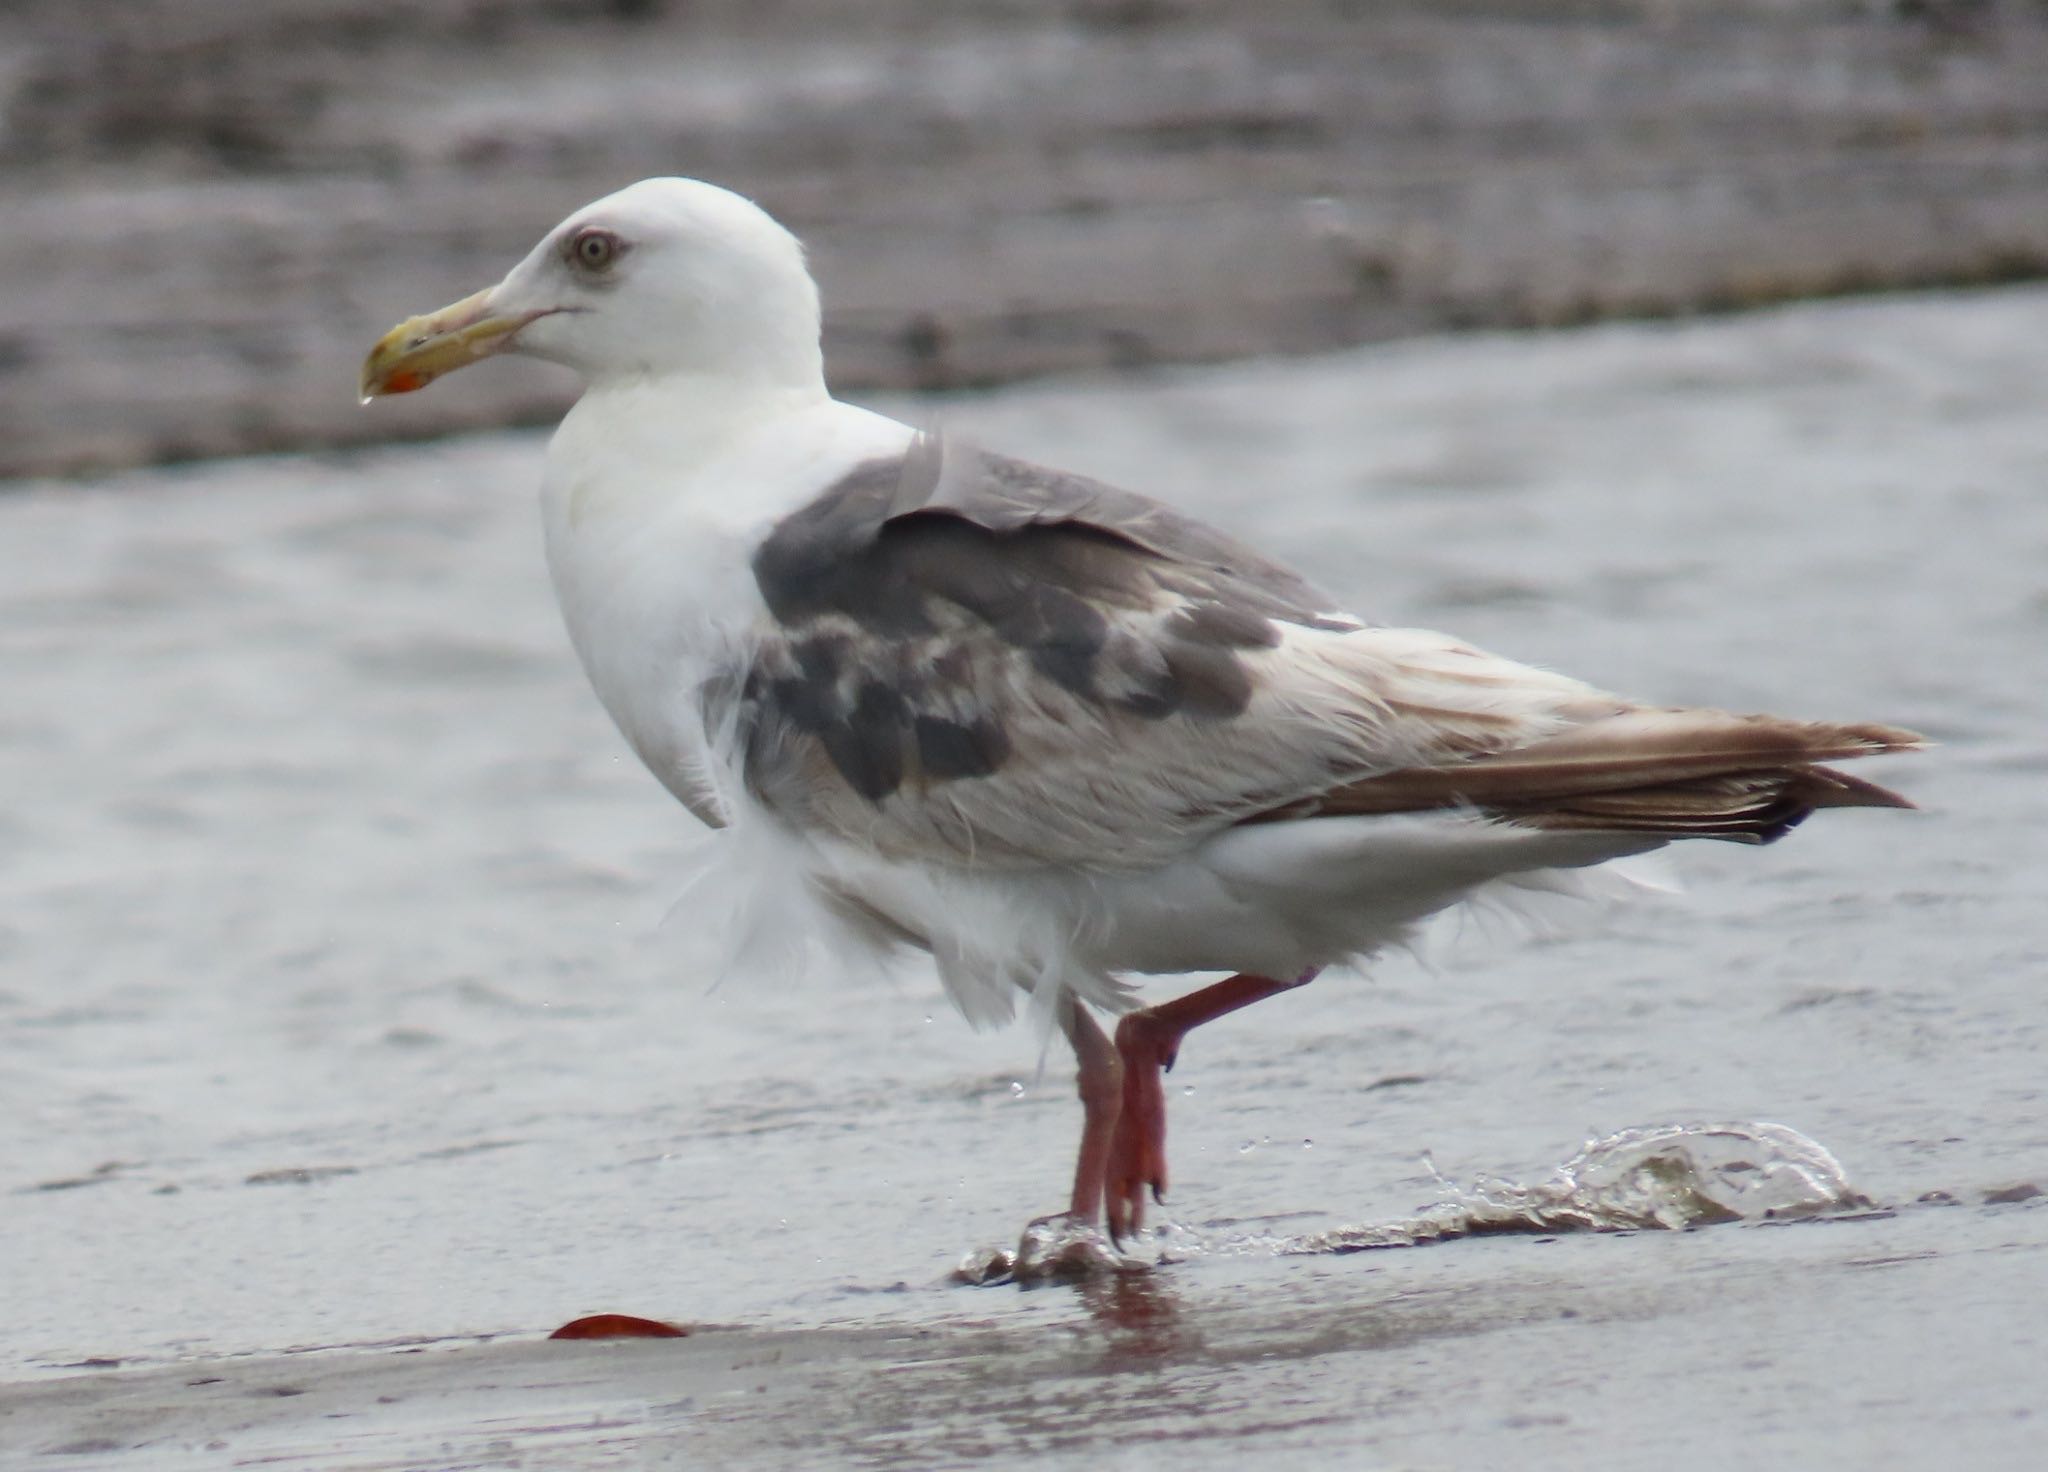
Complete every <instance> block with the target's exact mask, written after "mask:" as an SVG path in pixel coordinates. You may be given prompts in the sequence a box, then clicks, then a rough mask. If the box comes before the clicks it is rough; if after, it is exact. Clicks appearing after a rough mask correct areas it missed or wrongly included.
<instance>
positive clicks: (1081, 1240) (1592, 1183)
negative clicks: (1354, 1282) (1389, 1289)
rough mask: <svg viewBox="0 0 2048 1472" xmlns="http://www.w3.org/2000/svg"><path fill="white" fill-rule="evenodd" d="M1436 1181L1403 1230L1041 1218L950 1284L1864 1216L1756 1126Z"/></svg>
mask: <svg viewBox="0 0 2048 1472" xmlns="http://www.w3.org/2000/svg"><path fill="white" fill-rule="evenodd" d="M1430 1169H1431V1173H1432V1174H1434V1175H1436V1177H1437V1180H1438V1182H1439V1183H1440V1184H1441V1185H1442V1186H1443V1188H1444V1189H1445V1191H1446V1193H1447V1194H1446V1196H1445V1198H1444V1199H1443V1200H1441V1201H1439V1202H1437V1203H1435V1204H1434V1205H1432V1206H1429V1207H1426V1208H1424V1209H1423V1210H1422V1211H1420V1212H1418V1213H1417V1214H1416V1215H1415V1216H1413V1217H1410V1218H1408V1219H1406V1220H1402V1221H1393V1222H1383V1223H1367V1224H1363V1225H1360V1226H1352V1227H1337V1228H1333V1229H1331V1230H1329V1231H1323V1232H1312V1233H1307V1234H1304V1235H1301V1236H1284V1235H1278V1234H1273V1233H1266V1232H1234V1233H1233V1232H1214V1233H1211V1232H1201V1231H1192V1230H1189V1229H1186V1228H1182V1227H1177V1226H1172V1225H1164V1226H1160V1227H1158V1228H1154V1229H1152V1230H1148V1231H1146V1232H1143V1233H1141V1234H1139V1236H1138V1237H1137V1238H1135V1239H1133V1240H1131V1241H1127V1242H1125V1243H1123V1244H1122V1245H1121V1246H1118V1245H1114V1244H1112V1243H1111V1242H1110V1241H1109V1239H1108V1238H1107V1237H1106V1236H1104V1235H1103V1233H1102V1232H1101V1230H1100V1229H1098V1228H1095V1227H1093V1226H1090V1225H1088V1224H1085V1223H1077V1222H1074V1221H1073V1220H1072V1219H1071V1218H1068V1217H1045V1218H1042V1219H1041V1220H1039V1221H1035V1222H1033V1223H1032V1224H1031V1225H1030V1226H1029V1227H1027V1228H1026V1229H1025V1232H1024V1236H1023V1239H1022V1241H1020V1242H1019V1243H1018V1246H1017V1250H1016V1251H1015V1252H1005V1251H1003V1250H1001V1249H998V1248H988V1249H983V1250H981V1251H979V1252H974V1253H970V1254H969V1255H968V1256H967V1257H966V1258H965V1259H963V1260H962V1261H961V1263H960V1266H959V1267H958V1268H956V1269H955V1270H954V1274H953V1277H954V1279H955V1281H957V1282H962V1283H977V1284H989V1283H1006V1282H1016V1283H1021V1284H1029V1283H1040V1282H1055V1281H1069V1280H1072V1279H1076V1278H1087V1277H1096V1276H1100V1275H1102V1274H1104V1273H1113V1272H1131V1271H1142V1270H1143V1269H1145V1268H1147V1267H1153V1266H1163V1265H1165V1264H1168V1263H1176V1262H1186V1261H1189V1260H1191V1259H1194V1258H1199V1257H1211V1256H1219V1255H1234V1254H1243V1253H1262V1254H1269V1255H1272V1256H1282V1257H1284V1256H1297V1255H1314V1254H1329V1253H1347V1252H1364V1251H1370V1250H1373V1249H1376V1248H1384V1247H1421V1246H1425V1245H1427V1244H1429V1243H1433V1242H1447V1241H1452V1240H1455V1239H1456V1238H1459V1237H1477V1236H1489V1235H1500V1234H1510V1233H1527V1234H1530V1235H1534V1236H1550V1235H1554V1234H1556V1233H1560V1232H1626V1231H1643V1230H1663V1231H1680V1230H1683V1229H1685V1228H1688V1227H1699V1226H1711V1225H1716V1224H1719V1223H1724V1222H1756V1221H1783V1220H1791V1219H1796V1218H1800V1217H1810V1216H1819V1215H1823V1214H1825V1213H1829V1212H1838V1211H1852V1210H1863V1209H1867V1208H1868V1207H1870V1205H1871V1202H1870V1200H1869V1198H1868V1197H1866V1196H1864V1195H1863V1194H1862V1193H1861V1192H1859V1191H1858V1190H1856V1188H1855V1187H1854V1186H1852V1185H1850V1183H1849V1178H1848V1175H1847V1173H1846V1172H1845V1171H1844V1170H1843V1169H1842V1166H1841V1163H1840V1162H1839V1161H1837V1160H1836V1159H1835V1157H1834V1156H1833V1155H1831V1154H1829V1153H1828V1151H1827V1149H1826V1148H1825V1147H1823V1146H1822V1145H1820V1144H1819V1143H1818V1142H1816V1141H1814V1140H1812V1139H1809V1138H1808V1137H1807V1136H1805V1135H1802V1134H1801V1133H1799V1131H1797V1130H1795V1129H1791V1128H1788V1127H1787V1126H1785V1125H1781V1124H1765V1123H1760V1122H1739V1123H1722V1124H1665V1125H1648V1126H1642V1127H1638V1128H1634V1129H1626V1130H1622V1131H1620V1132H1619V1133H1616V1134H1612V1135H1607V1136H1605V1137H1603V1138H1600V1139H1596V1140H1589V1141H1587V1143H1586V1144H1585V1146H1584V1147H1583V1148H1582V1149H1580V1151H1579V1152H1578V1154H1576V1155H1574V1156H1572V1157H1571V1159H1569V1160H1567V1161H1565V1162H1564V1163H1563V1164H1562V1165H1560V1166H1558V1167H1557V1169H1556V1170H1555V1171H1553V1172H1552V1173H1551V1175H1550V1177H1549V1179H1547V1180H1543V1181H1539V1182H1537V1183H1535V1184H1533V1185H1523V1184H1520V1183H1518V1182H1515V1181H1507V1180H1498V1179H1494V1178H1491V1177H1482V1178H1480V1179H1478V1180H1475V1181H1474V1182H1473V1183H1472V1184H1470V1185H1460V1184H1459V1183H1458V1182H1456V1181H1453V1180H1450V1179H1448V1178H1447V1177H1445V1176H1443V1175H1441V1174H1437V1172H1436V1168H1435V1166H1434V1165H1433V1164H1432V1165H1431V1167H1430Z"/></svg>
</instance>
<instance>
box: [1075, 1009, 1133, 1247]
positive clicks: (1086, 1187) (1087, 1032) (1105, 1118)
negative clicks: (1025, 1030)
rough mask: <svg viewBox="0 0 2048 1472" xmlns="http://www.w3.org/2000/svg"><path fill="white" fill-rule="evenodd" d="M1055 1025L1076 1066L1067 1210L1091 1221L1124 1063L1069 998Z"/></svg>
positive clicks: (1097, 1207)
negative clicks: (1077, 1105)
mask: <svg viewBox="0 0 2048 1472" xmlns="http://www.w3.org/2000/svg"><path fill="white" fill-rule="evenodd" d="M1060 1027H1061V1030H1062V1031H1064V1032H1065V1033H1066V1035H1067V1041H1068V1042H1070V1043H1072V1044H1073V1045H1074V1059H1075V1062H1076V1063H1078V1064H1079V1066H1080V1067H1079V1078H1078V1080H1077V1084H1078V1087H1079V1089H1080V1094H1081V1154H1080V1158H1079V1159H1078V1160H1076V1161H1075V1162H1074V1197H1073V1202H1072V1204H1071V1205H1070V1206H1069V1207H1068V1208H1067V1209H1068V1210H1069V1211H1070V1212H1072V1213H1073V1215H1074V1217H1075V1218H1076V1219H1077V1220H1080V1221H1084V1222H1092V1221H1097V1220H1100V1218H1101V1215H1102V1183H1103V1181H1104V1179H1105V1178H1106V1176H1107V1173H1108V1166H1109V1147H1110V1141H1111V1139H1112V1138H1113V1137H1114V1136H1115V1134H1116V1117H1117V1114H1118V1112H1119V1111H1120V1110H1121V1109H1122V1108H1123V1097H1124V1065H1123V1060H1122V1059H1121V1058H1120V1057H1118V1056H1117V1050H1116V1049H1115V1048H1114V1047H1113V1046H1111V1044H1110V1041H1109V1035H1108V1034H1107V1033H1105V1032H1104V1031H1103V1030H1102V1027H1101V1024H1099V1023H1097V1022H1096V1020H1095V1019H1094V1018H1093V1017H1090V1016H1089V1015H1088V1009H1087V1008H1085V1007H1083V1006H1082V1005H1081V1004H1080V1003H1079V1002H1077V1001H1075V1000H1074V998H1073V997H1071V996H1069V997H1067V998H1066V999H1065V1000H1064V1001H1063V1002H1062V1003H1061V1011H1060Z"/></svg>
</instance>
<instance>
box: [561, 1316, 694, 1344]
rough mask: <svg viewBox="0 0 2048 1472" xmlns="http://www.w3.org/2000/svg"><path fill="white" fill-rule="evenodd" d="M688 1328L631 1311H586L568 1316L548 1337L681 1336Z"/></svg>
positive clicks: (632, 1337)
mask: <svg viewBox="0 0 2048 1472" xmlns="http://www.w3.org/2000/svg"><path fill="white" fill-rule="evenodd" d="M689 1332H690V1331H689V1330H688V1329H685V1328H683V1327H682V1325H680V1324H667V1323H663V1322H662V1321H661V1320H660V1319H642V1318H638V1317H635V1316H634V1315H632V1314H586V1315H585V1316H584V1317H582V1318H580V1319H571V1320H570V1321H569V1322H568V1323H566V1324H564V1325H562V1327H561V1328H559V1329H557V1330H555V1332H554V1333H552V1334H550V1335H548V1338H550V1339H681V1338H683V1337H684V1336H685V1335H687V1334H688V1333H689Z"/></svg>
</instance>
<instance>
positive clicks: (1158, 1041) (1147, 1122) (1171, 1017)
mask: <svg viewBox="0 0 2048 1472" xmlns="http://www.w3.org/2000/svg"><path fill="white" fill-rule="evenodd" d="M1315 975H1316V974H1315V972H1313V971H1310V972H1307V973H1305V974H1304V975H1301V976H1298V977H1296V978H1295V979H1294V980H1293V981H1274V980H1273V979H1272V978H1270V977H1265V976H1233V977H1230V978H1228V979H1227V980H1224V981H1219V982H1216V983H1215V984H1213V985H1211V986H1205V987H1203V988H1202V989H1201V990H1200V991H1194V992H1189V993H1188V994H1187V995H1186V996H1184V997H1176V998H1175V999H1174V1000H1173V1001H1171V1002H1163V1003H1161V1004H1160V1005H1159V1006H1157V1007H1146V1008H1144V1009H1143V1010H1142V1011H1137V1012H1131V1013H1127V1014H1125V1016H1124V1018H1123V1020H1122V1021H1121V1022H1119V1023H1118V1024H1117V1027H1116V1051H1117V1054H1118V1056H1119V1057H1120V1058H1121V1060H1122V1064H1123V1067H1122V1080H1121V1083H1122V1088H1123V1106H1122V1108H1120V1109H1119V1110H1117V1111H1116V1113H1115V1115H1114V1116H1113V1121H1114V1133H1113V1134H1112V1136H1111V1138H1110V1143H1109V1151H1108V1161H1107V1166H1106V1169H1105V1171H1104V1184H1103V1191H1104V1194H1105V1195H1106V1197H1107V1201H1106V1205H1107V1208H1108V1213H1109V1235H1110V1237H1111V1239H1112V1240H1116V1241H1121V1240H1122V1239H1123V1238H1124V1237H1126V1236H1128V1235H1129V1234H1131V1233H1132V1232H1135V1231H1137V1230H1138V1229H1139V1228H1140V1227H1142V1226H1144V1225H1145V1192H1146V1191H1147V1190H1150V1191H1151V1193H1152V1199H1153V1200H1154V1201H1164V1200H1165V1199H1166V1086H1165V1084H1164V1083H1162V1082H1161V1079H1160V1075H1161V1074H1162V1073H1165V1072H1167V1071H1168V1070H1170V1069H1171V1068H1172V1067H1173V1063H1174V1059H1175V1058H1176V1057H1178V1056H1179V1054H1180V1043H1181V1039H1182V1038H1184V1037H1186V1036H1187V1035H1188V1034H1189V1033H1190V1032H1192V1031H1193V1030H1194V1029H1195V1028H1198V1027H1200V1026H1201V1025H1202V1024H1203V1023H1205V1022H1214V1021H1215V1020H1216V1019H1217V1018H1219V1017H1222V1016H1225V1015H1226V1014H1228V1013H1231V1012H1235V1011H1237V1010H1238V1009H1239V1008H1240V1007H1249V1006H1250V1005H1251V1004H1252V1003H1254V1002H1262V1001H1264V1000H1265V999H1266V998H1267V997H1270V996H1274V995H1277V994H1278V993H1280V992H1287V991H1293V990H1294V988H1296V987H1298V986H1304V985H1306V984H1307V983H1309V982H1310V981H1313V980H1314V979H1315ZM1084 1089H1085V1085H1084ZM1082 1138H1083V1146H1082V1149H1083V1157H1084V1160H1083V1163H1084V1164H1085V1163H1086V1150H1087V1145H1086V1139H1087V1136H1086V1134H1085V1133H1084V1134H1083V1137H1082ZM1079 1199H1080V1187H1079V1184H1078V1183H1077V1184H1076V1186H1075V1200H1076V1201H1078V1200H1079Z"/></svg>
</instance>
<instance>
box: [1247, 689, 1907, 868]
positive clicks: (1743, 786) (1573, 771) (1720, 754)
mask: <svg viewBox="0 0 2048 1472" xmlns="http://www.w3.org/2000/svg"><path fill="white" fill-rule="evenodd" d="M1925 744H1926V743H1925V741H1924V740H1923V739H1922V738H1921V737H1919V736H1918V735H1916V734H1915V733H1913V732H1911V731H1905V730H1901V729H1899V728H1897V727H1895V726H1880V725H1835V724H1828V723H1824V722H1813V721H1791V720H1785V719H1783V718H1781V717H1777V716H1737V715H1729V714H1728V713H1726V712H1724V711H1716V710H1650V709H1640V708H1638V709H1631V710H1626V711H1623V712H1621V713H1619V714H1616V715H1613V716H1609V717H1606V718H1604V719H1600V720H1595V721H1590V722H1588V723H1586V724H1585V725H1582V726H1576V727H1573V728H1572V729H1571V730H1568V731H1563V732H1560V733H1559V734H1557V735H1555V736H1550V737H1546V738H1544V739H1542V740H1539V741H1535V742H1531V743H1530V744H1529V745H1527V746H1522V747H1518V748H1516V749H1514V750H1512V751H1505V752H1501V753H1498V754H1496V755H1489V756H1481V757H1475V758H1473V759H1472V760H1470V761H1465V762H1458V763H1453V764H1450V765H1446V766H1437V767H1410V768H1404V769H1402V770H1400V771H1395V772H1388V773H1384V774H1382V775H1380V776H1376V777H1369V778H1366V779H1364V780H1363V781H1359V782H1352V783H1347V784H1346V785H1344V786H1342V787H1339V788H1335V789H1333V790H1331V791H1329V792H1325V793H1322V794H1320V795H1319V796H1318V797H1316V798H1313V799H1311V800H1309V801H1308V802H1303V803H1296V804H1292V805H1291V806H1289V807H1288V808H1284V809H1279V810H1276V811H1274V812H1272V813H1267V814H1261V815H1260V817H1259V818H1258V819H1254V820H1253V821H1272V820H1275V819H1288V818H1308V817H1326V816H1327V817H1336V816H1345V815H1363V814H1372V813H1402V812H1422V811H1427V810H1429V809H1433V808H1449V807H1456V808H1465V809H1476V810H1478V811H1479V812H1481V813H1484V814H1487V815H1488V816H1491V817H1495V818H1499V819H1501V820H1503V821H1506V822H1511V823H1515V824H1518V825H1522V826H1526V827H1533V828H1546V829H1552V830H1584V831H1604V832H1615V833H1648V834H1660V835H1664V836H1667V837H1671V838H1720V839H1726V840H1730V841H1732V842H1736V843H1770V842H1772V841H1773V840H1775V839H1778V838H1782V837H1783V836H1784V835H1785V834H1786V833H1788V832H1790V831H1791V830H1792V829H1793V828H1795V827H1796V826H1798V824H1799V823H1801V822H1802V821H1804V820H1805V819H1806V818H1807V817H1808V816H1809V815H1810V814H1812V813H1813V812H1814V810H1815V809H1818V808H1830V807H1868V808H1910V807H1912V806H1913V804H1912V803H1911V802H1910V801H1908V800H1907V799H1906V798H1904V797H1902V796H1900V795H1899V794H1898V793H1896V792H1892V791H1890V790H1889V789H1887V788H1884V787H1880V786H1878V785H1877V784H1876V783H1874V782H1867V781H1865V780H1863V779H1862V778H1860V777H1851V776H1849V775H1847V774H1846V773H1843V772H1838V771H1836V770H1834V769H1833V768H1831V767H1827V766H1822V765H1820V764H1821V763H1823V762H1827V761H1843V760H1847V759H1849V758H1852V757H1860V756H1874V755H1877V754H1879V753H1882V752H1894V751H1915V750H1918V749H1919V748H1921V747H1922V746H1924V745H1925Z"/></svg>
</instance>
